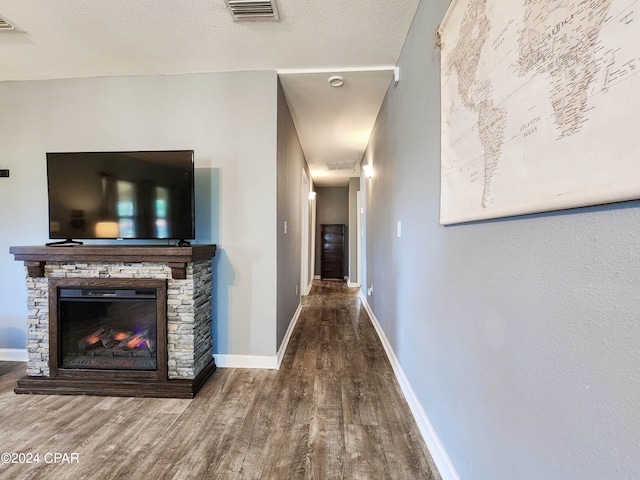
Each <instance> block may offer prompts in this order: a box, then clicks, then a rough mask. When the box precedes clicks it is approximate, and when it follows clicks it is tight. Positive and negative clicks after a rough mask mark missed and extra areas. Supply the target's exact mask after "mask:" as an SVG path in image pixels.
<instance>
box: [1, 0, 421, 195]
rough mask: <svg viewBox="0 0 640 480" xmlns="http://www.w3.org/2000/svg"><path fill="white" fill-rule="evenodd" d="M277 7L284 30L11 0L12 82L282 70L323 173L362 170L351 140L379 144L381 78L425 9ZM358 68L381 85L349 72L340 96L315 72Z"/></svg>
mask: <svg viewBox="0 0 640 480" xmlns="http://www.w3.org/2000/svg"><path fill="white" fill-rule="evenodd" d="M277 3H278V9H279V12H280V21H278V22H233V21H232V19H231V16H230V15H229V13H228V12H227V10H226V6H225V4H224V1H223V0H189V1H178V0H91V1H87V0H55V1H52V0H20V1H18V0H0V16H2V17H3V18H5V19H7V20H8V21H10V22H12V23H13V24H14V25H16V27H17V28H18V30H19V31H13V32H4V31H3V32H0V65H1V67H0V81H6V80H31V79H51V78H76V77H97V76H114V75H153V74H179V73H195V72H221V71H242V70H278V71H279V72H280V73H282V74H283V75H282V78H283V88H284V90H285V94H286V95H287V101H288V102H289V106H290V108H291V110H292V114H293V116H294V121H295V123H296V128H297V129H298V132H299V135H300V137H301V142H302V144H303V149H304V151H305V154H306V155H307V156H308V157H310V158H308V161H309V162H310V164H312V167H313V169H314V171H319V170H320V169H321V168H320V167H321V166H317V165H316V166H314V164H315V163H316V162H325V167H326V161H340V160H341V159H343V158H349V159H351V158H356V157H358V156H359V158H358V161H359V159H360V158H361V156H362V151H363V150H364V147H363V146H362V142H360V144H359V147H358V148H359V149H360V151H359V152H356V151H351V150H350V149H351V148H353V145H352V144H344V145H343V144H342V143H341V141H340V138H339V137H340V136H343V137H344V136H350V135H351V136H352V137H354V136H357V135H360V137H361V138H362V139H364V138H365V137H367V139H368V136H367V135H366V132H365V130H366V128H369V130H370V127H371V126H370V125H369V127H365V126H364V123H366V122H364V121H363V119H362V117H363V112H365V111H366V112H367V113H366V115H364V116H367V118H370V117H371V115H372V114H371V109H372V108H373V109H376V111H375V114H373V118H374V119H375V115H377V109H379V107H380V102H381V100H382V98H383V97H384V93H382V95H381V91H382V92H384V91H385V90H386V88H387V86H388V84H389V79H390V77H389V74H388V72H384V73H385V75H386V76H385V75H383V74H381V73H380V71H379V69H380V67H385V68H387V69H389V68H392V67H393V65H394V64H395V63H396V61H397V59H398V56H399V54H400V50H401V48H402V45H403V43H404V39H405V38H406V35H407V32H408V30H409V27H410V25H411V21H412V19H413V16H414V14H415V11H416V8H417V6H418V3H419V0H384V1H382V0H347V1H345V0H278V2H277ZM354 69H355V70H369V69H371V70H372V71H371V73H370V75H371V79H370V80H367V79H366V74H365V73H363V72H360V73H358V74H357V75H356V76H354V77H353V79H352V80H351V81H349V79H348V78H347V74H345V78H346V79H347V81H346V82H345V85H344V87H341V89H333V90H341V92H340V93H339V94H338V93H337V92H336V91H332V89H329V88H324V87H325V85H324V84H323V83H324V82H326V77H327V76H328V74H325V73H323V74H322V75H321V77H324V79H322V78H320V76H317V75H310V74H309V73H310V72H316V71H323V72H328V71H335V72H340V71H345V70H346V71H349V70H354ZM285 74H286V75H285ZM349 75H351V74H350V73H349ZM285 77H286V78H285ZM296 77H299V78H296ZM382 77H384V78H385V79H386V80H385V82H386V83H384V82H383V83H384V84H382V83H381V78H382ZM305 82H306V86H305ZM321 84H322V85H321ZM350 84H351V85H350ZM356 85H359V86H360V87H359V88H355V87H356ZM306 95H312V96H314V98H311V99H310V98H306V100H305V96H306ZM338 95H340V97H338ZM337 98H339V99H340V100H339V101H336V99H337ZM372 103H374V104H375V103H377V105H374V106H372ZM307 104H309V106H310V107H311V110H308V109H307V108H306V105H307ZM323 106H324V111H323ZM354 112H359V113H360V115H356V116H354V115H353V113H354ZM363 122H364V123H363ZM368 123H371V122H370V121H368ZM312 127H313V128H312ZM313 131H316V132H317V134H316V135H317V136H316V137H314V135H313V134H312V133H311V132H313ZM303 132H304V133H303ZM331 132H334V133H333V135H334V136H333V137H332V134H331ZM336 135H337V136H336ZM332 138H333V139H334V140H335V141H332V140H331V139H332ZM322 145H325V146H326V147H327V148H326V150H325V151H324V152H323V151H322V150H323V147H322ZM365 145H366V143H365ZM329 147H330V148H329ZM325 169H326V168H325ZM355 174H356V175H357V172H356V173H355ZM325 183H326V182H325Z"/></svg>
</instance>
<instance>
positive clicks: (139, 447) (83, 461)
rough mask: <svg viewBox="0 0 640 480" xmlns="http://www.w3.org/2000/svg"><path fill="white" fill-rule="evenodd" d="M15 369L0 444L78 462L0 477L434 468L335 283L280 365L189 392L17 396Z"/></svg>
mask: <svg viewBox="0 0 640 480" xmlns="http://www.w3.org/2000/svg"><path fill="white" fill-rule="evenodd" d="M23 374H24V364H20V363H10V362H0V412H1V413H0V425H2V432H3V435H2V436H1V437H0V451H2V452H32V453H34V454H35V453H40V454H41V455H43V454H44V453H45V452H63V453H69V454H70V453H77V454H78V457H79V462H78V463H76V464H57V465H55V464H44V463H43V462H40V463H38V464H31V465H18V464H14V465H9V464H0V476H1V477H5V476H7V477H11V478H34V479H35V478H58V479H65V478H68V479H76V478H97V479H107V478H122V479H125V478H131V477H132V476H135V477H137V478H153V479H158V478H163V479H187V478H189V479H196V478H198V479H200V478H202V479H205V478H206V479H216V480H218V479H274V480H280V479H309V478H313V479H317V480H325V479H342V478H344V479H367V480H368V479H371V480H378V479H385V478H387V479H394V480H396V479H411V480H413V479H439V478H440V477H439V476H438V475H437V474H436V475H433V474H432V473H430V472H431V469H432V468H433V467H432V465H433V462H432V461H431V458H430V456H429V454H428V452H427V450H426V447H425V445H424V442H423V440H422V438H421V436H420V433H419V431H418V429H417V426H416V424H415V421H414V420H413V417H412V416H411V413H410V411H409V408H408V406H407V404H406V402H405V400H404V398H403V397H402V394H401V393H400V389H399V387H398V384H397V382H396V380H395V377H394V374H393V371H392V369H391V366H390V364H389V362H388V361H387V358H386V356H385V353H384V351H383V349H382V346H381V344H380V342H379V340H378V337H377V335H376V333H375V330H374V329H373V327H372V325H371V322H370V321H369V318H368V315H367V313H366V311H365V310H364V308H363V307H362V306H361V303H360V299H359V298H358V292H357V290H356V289H349V288H347V287H346V285H345V284H344V283H342V282H331V281H319V280H316V281H315V282H314V286H313V288H312V290H311V293H310V295H309V296H307V297H305V298H304V299H303V309H302V313H301V316H300V319H299V320H298V324H297V326H296V329H295V330H294V332H293V335H292V337H291V341H290V343H289V347H288V349H287V353H286V354H285V357H284V360H283V363H282V366H281V369H280V370H278V371H275V370H249V369H218V370H217V371H216V373H215V374H214V376H213V377H212V379H211V380H210V381H209V383H208V384H207V385H206V386H205V387H204V388H203V390H202V391H201V392H200V393H199V395H198V396H197V398H195V399H193V400H177V399H142V398H111V397H104V398H102V397H82V396H77V397H65V396H38V395H15V394H14V393H13V390H12V389H13V387H14V386H15V381H16V380H17V378H19V377H20V376H22V375H23ZM41 458H42V457H41Z"/></svg>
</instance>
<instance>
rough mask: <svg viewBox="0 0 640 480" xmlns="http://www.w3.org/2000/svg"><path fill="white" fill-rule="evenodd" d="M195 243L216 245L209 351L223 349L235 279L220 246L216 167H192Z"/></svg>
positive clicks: (212, 263) (226, 341)
mask: <svg viewBox="0 0 640 480" xmlns="http://www.w3.org/2000/svg"><path fill="white" fill-rule="evenodd" d="M194 183H195V191H196V200H195V203H196V205H195V210H196V212H195V213H196V242H197V243H215V244H216V245H217V246H218V249H217V250H216V255H215V257H214V258H213V260H212V262H211V266H212V284H211V318H212V332H211V335H212V337H213V351H214V352H220V351H221V349H222V351H227V346H228V343H229V325H228V319H229V288H230V287H231V285H233V282H234V280H235V273H234V271H233V267H232V266H231V263H230V262H229V259H228V258H227V255H226V253H225V251H224V250H223V249H222V248H221V247H220V169H219V168H212V167H200V168H196V169H195V179H194Z"/></svg>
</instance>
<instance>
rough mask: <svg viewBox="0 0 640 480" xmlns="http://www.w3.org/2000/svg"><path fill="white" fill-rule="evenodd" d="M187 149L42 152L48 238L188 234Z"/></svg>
mask: <svg viewBox="0 0 640 480" xmlns="http://www.w3.org/2000/svg"><path fill="white" fill-rule="evenodd" d="M193 172H194V170H193V150H174V151H142V152H70V153H47V183H48V189H49V238H51V239H184V240H186V239H192V238H194V237H195V218H194V217H195V215H194V178H193V177H194V175H193Z"/></svg>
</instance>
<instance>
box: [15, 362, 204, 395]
mask: <svg viewBox="0 0 640 480" xmlns="http://www.w3.org/2000/svg"><path fill="white" fill-rule="evenodd" d="M215 370H216V364H215V362H214V361H213V358H212V359H211V361H210V362H209V363H208V364H207V366H206V367H205V368H204V370H202V372H200V374H199V375H198V376H197V377H196V378H194V379H193V380H182V379H178V380H156V379H126V378H100V379H97V378H96V377H95V376H87V377H81V376H77V377H74V378H52V377H30V376H26V377H22V378H21V379H19V380H18V386H17V387H16V388H15V389H14V392H15V393H26V394H38V395H98V396H105V397H158V398H194V397H195V396H196V394H197V393H198V392H199V391H200V389H201V388H202V387H203V386H204V384H205V383H207V380H209V378H211V376H212V375H213V372H215Z"/></svg>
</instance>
